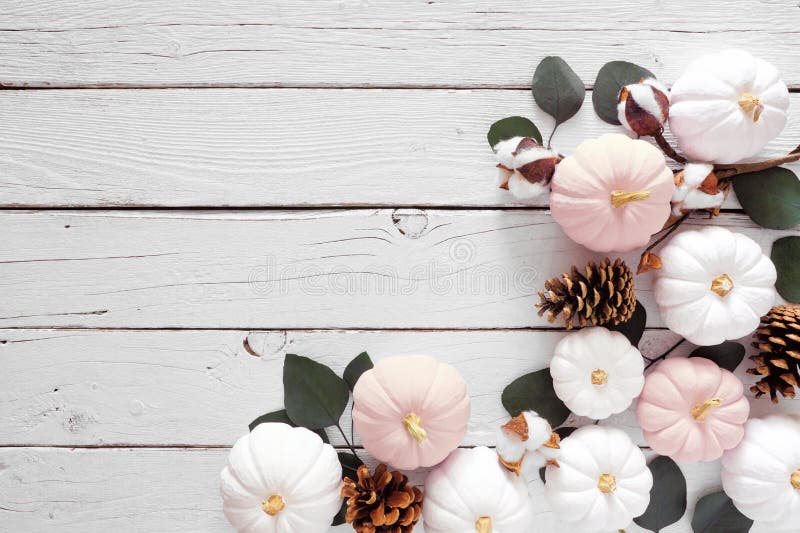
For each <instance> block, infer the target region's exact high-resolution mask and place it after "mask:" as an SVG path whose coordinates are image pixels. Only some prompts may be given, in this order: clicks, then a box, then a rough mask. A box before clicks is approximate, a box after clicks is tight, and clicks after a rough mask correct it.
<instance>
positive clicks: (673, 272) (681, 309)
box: [655, 226, 777, 346]
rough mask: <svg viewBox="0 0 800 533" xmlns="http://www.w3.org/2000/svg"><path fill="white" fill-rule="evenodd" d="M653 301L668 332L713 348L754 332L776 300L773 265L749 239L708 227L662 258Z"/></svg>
mask: <svg viewBox="0 0 800 533" xmlns="http://www.w3.org/2000/svg"><path fill="white" fill-rule="evenodd" d="M659 255H660V256H661V261H662V263H663V265H662V268H661V269H660V270H659V271H658V274H657V276H658V277H657V279H656V282H655V299H656V303H657V304H658V309H659V311H660V313H661V317H662V318H663V319H664V322H665V323H666V325H667V327H668V328H669V329H671V330H672V331H674V332H675V333H677V334H679V335H682V336H684V337H685V338H686V340H688V341H689V342H691V343H694V344H697V345H701V346H710V345H714V344H719V343H721V342H722V341H725V340H730V339H738V338H740V337H744V336H745V335H748V334H750V333H752V332H753V330H755V329H756V328H757V327H758V324H759V322H760V318H761V317H762V316H763V315H764V314H765V313H766V312H767V311H769V309H770V308H771V307H772V304H773V302H774V300H775V280H776V278H777V273H776V271H775V265H773V264H772V261H770V259H769V257H767V256H765V255H764V254H763V253H762V252H761V247H760V246H759V245H758V244H757V243H756V242H755V241H753V240H752V239H751V238H749V237H746V236H745V235H742V234H740V233H732V232H730V231H728V230H727V229H725V228H720V227H715V226H712V227H708V228H704V229H702V230H698V231H686V232H683V233H680V234H678V235H676V236H675V237H673V238H672V239H671V240H670V242H669V244H667V246H665V247H664V248H663V249H662V250H661V252H659Z"/></svg>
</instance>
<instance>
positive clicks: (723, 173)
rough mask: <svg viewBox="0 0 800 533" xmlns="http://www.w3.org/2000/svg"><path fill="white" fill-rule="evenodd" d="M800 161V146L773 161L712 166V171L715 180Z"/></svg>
mask: <svg viewBox="0 0 800 533" xmlns="http://www.w3.org/2000/svg"><path fill="white" fill-rule="evenodd" d="M799 160H800V146H798V147H797V148H795V149H794V150H792V151H791V152H789V153H788V154H786V155H785V156H782V157H776V158H775V159H768V160H766V161H758V162H757V163H739V164H735V165H714V170H715V172H716V174H717V178H720V179H724V178H732V177H733V176H737V175H739V174H747V173H750V172H758V171H760V170H767V169H768V168H772V167H777V166H780V165H782V164H784V163H793V162H795V161H799Z"/></svg>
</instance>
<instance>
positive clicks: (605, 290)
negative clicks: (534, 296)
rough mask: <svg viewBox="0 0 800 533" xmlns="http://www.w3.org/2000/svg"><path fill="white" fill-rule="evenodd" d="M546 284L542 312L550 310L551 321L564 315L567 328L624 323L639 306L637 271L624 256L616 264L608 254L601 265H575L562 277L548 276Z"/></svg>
mask: <svg viewBox="0 0 800 533" xmlns="http://www.w3.org/2000/svg"><path fill="white" fill-rule="evenodd" d="M544 288H545V290H544V291H539V298H541V300H542V301H541V303H538V304H536V307H538V308H539V316H542V315H544V314H545V313H547V321H548V322H555V320H556V317H557V316H558V315H562V316H563V317H564V321H565V322H566V324H567V329H572V328H573V326H580V327H584V326H587V325H589V324H591V325H595V326H603V325H607V324H613V325H617V324H622V323H624V322H627V321H628V320H630V318H631V316H633V311H634V310H635V309H636V295H635V294H634V292H633V273H632V272H631V270H630V269H629V268H628V265H626V264H625V261H623V260H622V259H617V260H615V261H614V263H613V264H612V263H611V261H610V260H609V259H608V258H606V259H605V260H603V262H602V263H600V264H599V265H597V264H595V262H594V261H589V263H587V265H586V267H585V268H584V273H581V272H579V271H578V269H577V267H575V266H573V267H572V269H571V270H570V272H565V273H564V274H562V275H561V277H560V278H552V279H549V280H547V281H546V282H545V284H544Z"/></svg>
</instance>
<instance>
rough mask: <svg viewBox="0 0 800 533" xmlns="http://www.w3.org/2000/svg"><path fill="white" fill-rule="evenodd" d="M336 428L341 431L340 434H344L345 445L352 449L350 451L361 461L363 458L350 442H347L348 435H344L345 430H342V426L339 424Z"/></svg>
mask: <svg viewBox="0 0 800 533" xmlns="http://www.w3.org/2000/svg"><path fill="white" fill-rule="evenodd" d="M336 428H337V429H338V430H339V433H341V434H342V438H343V439H344V443H345V444H347V447H348V448H350V451H351V452H353V455H355V456H356V459H358V460H359V461H361V458H360V457H359V456H358V454H357V453H356V449H355V448H354V447H353V445H352V444H351V443H350V441H349V440H347V435H345V434H344V430H343V429H342V426H341V425H339V424H338V423H337V424H336Z"/></svg>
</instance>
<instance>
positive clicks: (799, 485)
mask: <svg viewBox="0 0 800 533" xmlns="http://www.w3.org/2000/svg"><path fill="white" fill-rule="evenodd" d="M791 481H792V487H794V488H795V489H797V490H800V468H798V469H797V470H795V471H794V472H792V477H791Z"/></svg>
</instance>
